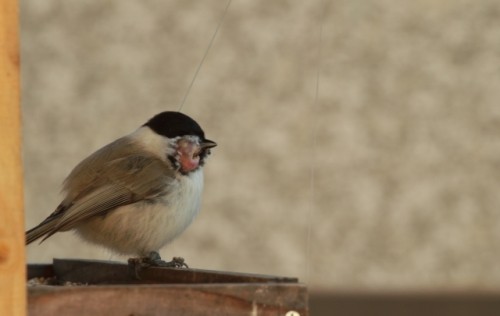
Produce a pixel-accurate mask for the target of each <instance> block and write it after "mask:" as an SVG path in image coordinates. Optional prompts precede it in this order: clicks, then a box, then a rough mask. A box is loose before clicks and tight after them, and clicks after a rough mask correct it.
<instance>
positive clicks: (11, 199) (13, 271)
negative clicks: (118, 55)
mask: <svg viewBox="0 0 500 316" xmlns="http://www.w3.org/2000/svg"><path fill="white" fill-rule="evenodd" d="M18 21H19V19H18V2H17V0H1V1H0V315H16V316H17V315H25V314H26V276H25V275H26V270H25V269H26V268H25V254H24V222H23V178H22V164H21V120H20V107H19V99H20V92H19V31H18Z"/></svg>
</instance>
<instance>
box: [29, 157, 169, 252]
mask: <svg viewBox="0 0 500 316" xmlns="http://www.w3.org/2000/svg"><path fill="white" fill-rule="evenodd" d="M174 179H175V173H174V170H172V168H171V167H170V166H169V165H168V164H167V163H165V162H164V161H162V160H160V159H158V158H157V157H154V156H145V155H139V154H136V155H131V156H128V157H126V158H119V159H114V160H112V161H109V162H107V163H105V164H104V165H103V168H100V170H99V172H96V174H95V176H94V177H93V180H92V181H91V183H89V185H88V186H87V187H85V188H84V189H83V190H82V191H81V192H80V193H79V194H78V195H76V196H75V197H74V198H73V199H72V200H65V201H63V203H62V204H61V205H60V206H59V207H58V208H57V209H56V211H55V212H54V213H53V214H52V215H51V216H49V217H48V218H47V219H46V220H45V221H44V222H42V223H41V224H40V225H39V226H37V227H35V228H34V229H32V230H31V231H33V233H32V234H31V236H30V234H29V233H30V232H28V233H27V242H28V243H29V242H31V241H33V240H35V239H37V238H39V237H42V236H44V235H45V238H44V239H43V240H45V239H47V238H48V237H50V236H51V235H53V234H55V233H56V232H58V231H64V230H68V229H71V228H74V227H75V226H77V225H78V224H79V223H80V222H81V221H84V220H86V219H89V218H91V217H93V216H96V215H102V214H106V213H107V212H111V211H112V210H113V209H115V208H117V207H119V206H123V205H127V204H132V203H135V202H138V201H142V200H150V199H153V198H155V197H158V196H162V195H164V194H167V193H168V191H169V184H170V183H171V182H172V181H173V180H174ZM37 228H38V233H36V234H35V230H36V229H37ZM30 237H31V238H30Z"/></svg>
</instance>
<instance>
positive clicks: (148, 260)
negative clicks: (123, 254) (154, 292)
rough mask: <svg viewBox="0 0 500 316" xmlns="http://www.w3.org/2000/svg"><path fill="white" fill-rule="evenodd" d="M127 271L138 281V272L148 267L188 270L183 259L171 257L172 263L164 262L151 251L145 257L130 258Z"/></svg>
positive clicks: (156, 253)
mask: <svg viewBox="0 0 500 316" xmlns="http://www.w3.org/2000/svg"><path fill="white" fill-rule="evenodd" d="M128 266H129V270H130V271H131V272H132V274H133V275H134V276H135V278H136V279H138V280H140V279H141V278H140V276H139V272H140V271H141V270H142V269H145V268H149V267H164V268H189V266H188V265H187V264H186V262H185V261H184V258H181V257H173V258H172V261H164V260H162V259H161V257H160V255H159V254H158V252H156V251H151V252H150V253H149V255H148V256H147V257H139V258H130V259H128Z"/></svg>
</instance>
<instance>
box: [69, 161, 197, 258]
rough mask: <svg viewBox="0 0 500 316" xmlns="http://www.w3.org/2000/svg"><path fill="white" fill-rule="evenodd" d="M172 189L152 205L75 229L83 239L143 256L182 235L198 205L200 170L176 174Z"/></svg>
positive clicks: (133, 207)
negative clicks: (186, 173)
mask: <svg viewBox="0 0 500 316" xmlns="http://www.w3.org/2000/svg"><path fill="white" fill-rule="evenodd" d="M170 185H171V186H172V190H171V191H170V193H169V194H167V195H166V196H164V197H162V198H160V199H158V200H157V201H155V202H152V201H143V202H138V203H135V204H131V205H126V206H122V207H119V208H117V209H115V210H113V211H111V212H109V213H108V214H107V215H105V216H102V217H95V218H92V219H91V220H89V221H88V222H86V223H84V224H82V225H81V226H79V227H78V228H77V231H78V233H79V234H80V235H81V236H82V237H83V238H84V239H86V240H88V241H90V242H92V243H96V244H100V245H102V246H105V247H107V248H109V249H111V250H113V251H115V252H118V253H121V254H127V255H140V256H146V255H147V254H149V252H151V251H159V250H160V248H162V247H163V246H165V245H166V244H167V243H169V242H170V241H172V240H173V239H174V238H176V237H177V236H178V235H179V234H180V233H182V232H183V231H184V230H185V229H186V228H187V226H189V224H191V222H192V221H193V219H194V217H195V216H196V215H197V214H198V212H199V210H200V206H201V195H202V191H203V170H202V168H199V169H197V170H196V171H193V172H191V173H189V174H188V175H179V176H178V177H177V179H176V181H174V182H171V183H170Z"/></svg>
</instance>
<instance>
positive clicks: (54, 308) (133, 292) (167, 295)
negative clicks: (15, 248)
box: [28, 259, 308, 316]
mask: <svg viewBox="0 0 500 316" xmlns="http://www.w3.org/2000/svg"><path fill="white" fill-rule="evenodd" d="M28 274H29V277H37V276H39V277H55V278H57V281H58V282H60V283H65V282H75V283H87V284H90V285H79V286H47V285H39V286H34V287H29V291H28V292H29V295H28V311H29V314H30V315H36V316H45V315H69V316H76V315H92V316H95V315H236V316H237V315H285V314H286V313H287V312H289V311H295V312H297V313H298V314H299V315H302V316H303V315H308V296H307V288H306V287H305V286H304V285H302V284H299V283H297V282H298V280H297V279H294V278H284V277H275V276H266V275H256V274H244V273H234V272H219V271H207V270H199V269H172V268H147V269H143V270H141V271H139V276H140V278H141V279H140V280H138V279H137V278H135V272H134V270H130V269H129V267H128V265H126V264H122V263H114V262H107V261H88V260H58V259H56V260H54V264H53V265H46V264H45V265H29V267H28Z"/></svg>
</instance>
